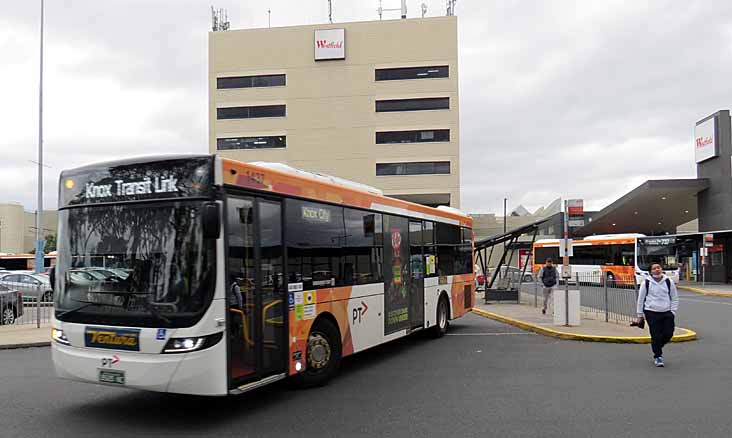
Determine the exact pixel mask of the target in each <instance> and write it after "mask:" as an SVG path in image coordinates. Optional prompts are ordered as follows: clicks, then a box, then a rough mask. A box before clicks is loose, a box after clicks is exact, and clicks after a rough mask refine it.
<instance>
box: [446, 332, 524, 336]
mask: <svg viewBox="0 0 732 438" xmlns="http://www.w3.org/2000/svg"><path fill="white" fill-rule="evenodd" d="M508 335H531V336H534V335H536V333H528V332H506V333H447V336H508Z"/></svg>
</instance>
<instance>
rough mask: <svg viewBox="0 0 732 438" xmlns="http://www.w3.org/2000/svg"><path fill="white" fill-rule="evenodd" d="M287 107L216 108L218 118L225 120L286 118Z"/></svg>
mask: <svg viewBox="0 0 732 438" xmlns="http://www.w3.org/2000/svg"><path fill="white" fill-rule="evenodd" d="M285 112H286V110H285V105H262V106H233V107H228V108H216V118H217V119H219V120H225V119H255V118H259V117H285Z"/></svg>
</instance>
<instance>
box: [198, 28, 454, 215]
mask: <svg viewBox="0 0 732 438" xmlns="http://www.w3.org/2000/svg"><path fill="white" fill-rule="evenodd" d="M458 108H459V97H458V53H457V17H454V16H450V17H435V18H421V19H403V20H384V21H368V22H356V23H340V24H322V25H313V26H294V27H280V28H265V29H245V30H231V31H219V32H211V33H210V34H209V148H210V151H211V152H212V153H214V152H215V153H219V154H221V155H224V156H227V157H230V158H233V159H237V160H241V161H247V162H251V161H269V162H281V163H286V164H289V165H291V166H293V167H298V168H302V169H305V170H309V171H315V172H321V173H326V174H330V175H334V176H338V177H342V178H347V179H351V180H354V181H357V182H360V183H364V184H368V185H371V186H374V187H378V188H380V189H382V190H383V191H384V193H385V194H386V195H389V196H395V197H398V198H402V199H405V200H409V201H413V202H418V203H422V204H427V205H432V206H436V205H450V206H452V207H459V206H460V152H459V151H460V148H459V141H460V130H459V112H458Z"/></svg>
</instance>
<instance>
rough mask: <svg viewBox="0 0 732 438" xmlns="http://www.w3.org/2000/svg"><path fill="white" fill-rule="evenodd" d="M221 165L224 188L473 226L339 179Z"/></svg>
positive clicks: (450, 212) (273, 166) (452, 213)
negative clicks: (287, 196)
mask: <svg viewBox="0 0 732 438" xmlns="http://www.w3.org/2000/svg"><path fill="white" fill-rule="evenodd" d="M221 162H222V165H223V179H224V181H223V182H224V184H229V185H235V186H239V187H246V188H250V189H254V190H261V191H268V192H272V193H282V194H286V195H291V196H296V197H300V198H306V199H312V200H314V201H322V202H329V203H334V204H341V205H344V206H352V207H359V208H365V209H371V210H376V211H381V212H385V213H393V214H400V215H404V216H411V217H416V218H420V219H427V220H434V221H437V222H446V223H452V224H456V225H462V226H467V227H472V224H473V219H472V218H471V217H470V216H468V215H467V214H465V213H464V212H462V211H460V210H457V209H454V208H449V207H448V208H431V207H427V206H424V205H420V204H415V203H412V202H408V201H404V200H401V199H396V198H391V197H388V196H384V195H383V194H382V192H381V191H380V190H379V189H376V188H374V187H370V186H367V185H365V184H360V183H357V182H353V181H349V180H346V179H343V178H338V177H333V176H330V175H324V174H319V173H315V172H308V171H304V170H300V169H296V168H293V167H291V166H288V165H283V164H279V163H244V162H240V161H236V160H232V159H229V158H223V157H222V158H221Z"/></svg>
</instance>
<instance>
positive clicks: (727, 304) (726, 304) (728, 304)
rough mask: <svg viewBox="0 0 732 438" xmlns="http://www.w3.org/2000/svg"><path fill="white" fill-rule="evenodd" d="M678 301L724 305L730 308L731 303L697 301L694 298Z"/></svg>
mask: <svg viewBox="0 0 732 438" xmlns="http://www.w3.org/2000/svg"><path fill="white" fill-rule="evenodd" d="M679 301H696V302H698V303H709V304H724V305H725V306H732V303H725V302H724V301H708V300H698V299H694V298H679Z"/></svg>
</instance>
